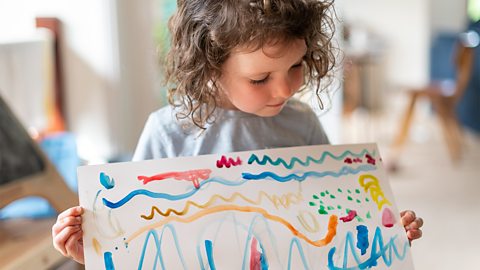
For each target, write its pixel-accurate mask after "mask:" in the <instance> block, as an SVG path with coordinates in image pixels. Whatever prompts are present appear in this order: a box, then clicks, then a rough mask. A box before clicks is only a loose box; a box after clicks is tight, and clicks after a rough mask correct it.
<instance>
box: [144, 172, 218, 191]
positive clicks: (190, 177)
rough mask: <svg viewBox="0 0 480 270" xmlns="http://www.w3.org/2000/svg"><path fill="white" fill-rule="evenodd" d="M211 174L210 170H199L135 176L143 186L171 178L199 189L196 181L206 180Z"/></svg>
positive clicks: (198, 183)
mask: <svg viewBox="0 0 480 270" xmlns="http://www.w3.org/2000/svg"><path fill="white" fill-rule="evenodd" d="M211 173H212V170H210V169H200V170H190V171H184V172H167V173H161V174H156V175H153V176H144V175H139V176H137V179H138V180H140V181H143V184H144V185H146V184H147V183H150V182H152V181H161V180H165V179H169V178H173V179H175V180H184V181H190V182H192V183H193V186H195V188H197V189H198V188H200V182H199V181H198V179H202V180H206V179H208V178H209V177H210V174H211Z"/></svg>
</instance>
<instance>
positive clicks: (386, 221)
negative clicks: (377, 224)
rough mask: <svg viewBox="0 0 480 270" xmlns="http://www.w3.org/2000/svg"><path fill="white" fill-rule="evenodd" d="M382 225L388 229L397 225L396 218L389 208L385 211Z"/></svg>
mask: <svg viewBox="0 0 480 270" xmlns="http://www.w3.org/2000/svg"><path fill="white" fill-rule="evenodd" d="M382 224H383V226H385V227H387V228H391V227H393V225H394V224H395V216H394V215H393V212H392V210H390V208H388V207H386V208H385V209H383V213H382Z"/></svg>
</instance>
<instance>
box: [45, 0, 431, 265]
mask: <svg viewBox="0 0 480 270" xmlns="http://www.w3.org/2000/svg"><path fill="white" fill-rule="evenodd" d="M332 14H333V7H332V2H331V1H318V0H223V1H216V0H178V8H177V11H176V13H175V14H174V16H173V17H172V18H171V19H170V24H169V27H170V31H171V34H172V47H171V50H170V52H169V55H168V58H167V64H166V79H167V82H168V83H170V84H171V85H173V88H171V90H169V103H170V105H169V106H167V107H164V108H162V109H160V110H158V111H156V112H154V113H152V114H151V115H150V117H149V119H148V121H147V123H146V125H145V128H144V131H143V133H142V135H141V137H140V140H139V143H138V146H137V149H136V151H135V154H134V157H133V159H134V160H145V159H158V158H173V157H178V156H195V155H203V154H214V153H228V152H236V151H247V150H256V149H265V148H277V147H289V146H300V145H316V144H327V143H328V138H327V136H326V135H325V132H324V130H323V128H322V126H321V125H320V123H319V121H318V118H317V117H316V115H315V113H314V112H313V111H312V110H311V108H310V107H309V106H308V105H306V104H304V103H302V102H300V101H298V100H296V99H295V98H292V96H293V95H294V94H295V93H297V92H299V91H306V90H311V91H315V93H316V95H317V97H319V93H320V92H321V91H322V90H323V89H325V86H324V85H321V80H322V83H323V82H324V80H325V79H328V76H329V75H330V73H331V71H332V69H333V67H334V65H335V61H334V60H335V58H334V56H335V55H334V48H333V46H332V36H333V33H334V25H333V20H332ZM320 104H321V102H320ZM82 212H83V210H82V208H81V207H79V206H78V207H74V208H70V209H68V210H66V211H64V212H63V213H61V214H60V215H59V216H58V220H57V223H56V224H55V225H54V226H53V228H52V234H53V243H54V246H55V248H56V249H57V250H59V251H60V252H61V253H62V254H63V255H65V256H70V257H71V258H73V259H74V260H76V261H77V262H80V263H83V262H84V257H83V244H82V230H81V222H82V221H81V214H82ZM401 216H402V222H403V224H404V226H405V229H406V233H407V236H408V238H409V239H410V240H413V239H417V238H419V237H421V233H422V232H421V230H420V227H421V226H422V225H423V221H422V219H421V218H417V217H415V214H414V213H413V212H412V211H404V212H402V213H401Z"/></svg>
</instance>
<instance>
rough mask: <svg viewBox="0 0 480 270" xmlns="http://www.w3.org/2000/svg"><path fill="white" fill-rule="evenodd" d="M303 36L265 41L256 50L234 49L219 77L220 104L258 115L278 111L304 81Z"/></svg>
mask: <svg viewBox="0 0 480 270" xmlns="http://www.w3.org/2000/svg"><path fill="white" fill-rule="evenodd" d="M306 50H307V47H306V45H305V41H304V40H303V39H298V40H294V41H293V42H290V43H288V44H282V43H278V44H274V45H266V46H264V47H263V48H260V49H259V50H256V51H253V52H251V51H249V50H248V49H245V48H243V49H242V48H239V49H236V50H233V51H232V53H231V54H230V56H229V58H228V59H227V61H225V63H224V65H223V66H222V76H221V77H220V79H219V81H218V82H219V86H220V89H221V90H222V91H223V93H224V94H225V95H224V98H223V100H222V102H221V105H220V106H221V107H223V108H226V109H236V110H240V111H243V112H247V113H251V114H255V115H258V116H264V117H267V116H274V115H277V114H278V113H279V112H280V111H281V110H282V108H283V106H284V105H285V103H286V102H287V100H288V99H289V98H291V97H292V96H293V94H295V93H296V92H297V91H298V89H299V88H300V87H301V86H302V84H303V79H304V74H303V62H302V59H303V56H304V55H305V53H306Z"/></svg>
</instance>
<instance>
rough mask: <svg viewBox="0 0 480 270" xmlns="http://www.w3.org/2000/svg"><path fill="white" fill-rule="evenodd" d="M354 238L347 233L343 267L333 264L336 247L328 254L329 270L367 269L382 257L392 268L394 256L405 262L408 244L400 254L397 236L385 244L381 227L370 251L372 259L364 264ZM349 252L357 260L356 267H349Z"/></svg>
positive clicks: (376, 232) (376, 233)
mask: <svg viewBox="0 0 480 270" xmlns="http://www.w3.org/2000/svg"><path fill="white" fill-rule="evenodd" d="M353 239H354V236H353V235H352V233H351V232H348V233H347V237H346V240H345V250H344V254H343V259H344V260H343V265H342V266H341V267H337V266H335V263H334V262H333V257H334V256H335V252H336V247H333V248H331V249H330V251H329V252H328V269H330V270H356V269H367V268H371V267H373V266H376V265H377V261H378V259H380V257H382V259H383V262H384V263H385V265H386V266H390V265H392V263H393V259H394V257H393V255H395V258H397V259H399V260H400V261H403V260H404V259H405V256H406V254H407V248H408V242H405V243H404V245H403V250H402V253H400V252H399V250H398V248H397V246H396V245H395V239H396V236H394V237H391V238H390V240H389V241H388V242H387V243H384V242H383V236H382V231H381V230H380V228H379V227H377V228H376V230H375V236H374V238H373V241H372V249H371V251H370V258H369V259H367V260H366V261H364V262H361V260H360V256H359V255H358V254H357V251H356V249H355V247H354V243H353V242H354V240H353ZM348 251H350V253H351V255H352V256H353V258H354V259H355V262H356V263H357V265H356V266H352V267H348V266H347V263H348Z"/></svg>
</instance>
